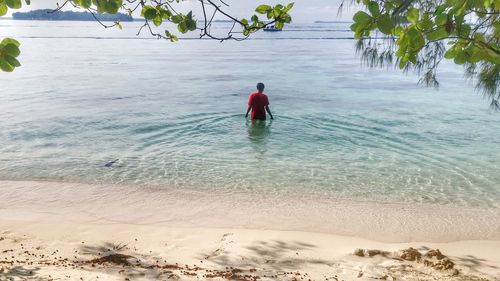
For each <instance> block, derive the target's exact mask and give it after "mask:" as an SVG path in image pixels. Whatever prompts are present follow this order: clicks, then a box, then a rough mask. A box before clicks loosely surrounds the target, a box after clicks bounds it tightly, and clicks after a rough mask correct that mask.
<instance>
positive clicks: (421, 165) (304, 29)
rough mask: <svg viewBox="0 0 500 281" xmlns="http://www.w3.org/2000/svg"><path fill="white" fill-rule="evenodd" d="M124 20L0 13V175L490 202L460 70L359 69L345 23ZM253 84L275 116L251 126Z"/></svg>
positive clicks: (477, 105)
mask: <svg viewBox="0 0 500 281" xmlns="http://www.w3.org/2000/svg"><path fill="white" fill-rule="evenodd" d="M129 25H130V26H128V25H127V26H125V27H126V28H125V29H126V30H125V31H122V32H120V31H118V30H103V29H101V28H100V27H99V26H98V25H97V24H95V23H85V22H84V23H75V22H20V21H16V22H13V21H8V20H3V21H0V35H1V36H5V35H8V36H12V35H15V36H16V37H17V38H19V40H20V41H21V42H22V44H23V45H22V47H23V49H22V52H23V53H22V57H21V58H20V59H21V60H22V62H23V67H22V68H19V69H18V70H16V72H15V73H12V74H5V73H3V74H0V87H1V92H0V128H1V130H0V179H16V180H55V181H68V182H85V183H119V184H141V185H148V186H149V185H151V186H160V187H161V186H171V187H178V188H194V189H200V190H208V191H210V190H217V191H220V192H228V193H235V192H243V191H245V192H247V191H251V192H259V193H269V194H274V195H276V194H281V193H283V194H284V193H293V194H317V195H322V196H334V197H341V198H349V199H355V200H376V201H386V202H425V203H436V204H449V205H459V206H482V207H500V189H499V188H498V187H499V185H500V173H499V172H498V171H499V170H500V162H499V161H498V155H499V148H500V122H499V121H500V113H494V112H491V111H490V110H489V108H488V102H487V100H485V99H484V98H483V97H481V96H480V95H478V94H476V93H475V92H474V89H473V87H472V86H471V85H469V84H468V83H466V82H465V81H464V79H463V78H462V77H463V75H462V70H461V69H460V68H456V67H454V66H452V65H450V64H444V65H443V67H442V69H441V73H440V79H441V80H440V82H441V87H440V89H439V90H438V91H436V90H433V89H428V88H421V87H418V86H417V85H416V81H418V77H416V76H412V75H408V76H407V75H404V74H402V73H400V72H399V71H398V70H392V69H389V70H370V69H366V68H364V67H362V66H361V65H360V63H359V58H357V57H356V55H355V52H354V40H350V39H345V38H348V37H350V36H352V34H350V32H347V31H346V26H348V24H295V25H293V26H292V27H290V30H289V31H287V32H282V33H273V34H268V33H259V34H257V35H256V40H249V41H245V42H225V43H218V42H214V41H203V40H184V41H181V42H179V43H175V44H172V43H167V42H164V41H157V40H144V39H139V38H136V37H135V36H134V33H135V32H136V29H135V27H134V25H137V24H136V23H131V24H129ZM222 27H223V26H221V28H222ZM75 31H78V32H75ZM96 36H99V37H100V38H99V39H96V38H95V37H96ZM48 37H50V38H48ZM76 37H80V38H76ZM145 37H146V38H148V37H147V36H145ZM276 39H280V40H276ZM259 81H262V82H264V83H265V84H266V85H267V88H266V92H267V94H268V96H269V99H270V103H271V105H270V107H271V110H272V111H273V114H274V115H275V120H274V121H273V122H269V121H268V122H267V123H265V124H257V125H256V124H252V123H251V122H248V121H246V120H245V118H244V112H245V109H246V102H247V98H248V95H249V93H250V92H251V91H253V90H254V87H255V84H256V83H257V82H259ZM116 159H118V161H116V163H114V164H113V165H111V167H106V166H105V164H106V163H109V162H110V161H113V160H116Z"/></svg>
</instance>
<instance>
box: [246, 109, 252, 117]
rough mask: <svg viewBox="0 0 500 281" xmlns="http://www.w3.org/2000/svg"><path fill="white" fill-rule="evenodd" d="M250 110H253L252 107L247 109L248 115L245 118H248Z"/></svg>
mask: <svg viewBox="0 0 500 281" xmlns="http://www.w3.org/2000/svg"><path fill="white" fill-rule="evenodd" d="M250 110H252V107H251V106H249V107H248V109H247V113H246V114H245V118H248V113H249V112H250Z"/></svg>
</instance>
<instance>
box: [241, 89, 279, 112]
mask: <svg viewBox="0 0 500 281" xmlns="http://www.w3.org/2000/svg"><path fill="white" fill-rule="evenodd" d="M263 92H264V83H258V84H257V92H254V93H252V94H251V95H250V99H248V109H247V113H246V114H245V118H247V117H248V113H249V112H250V110H252V115H251V119H252V120H266V111H267V113H269V117H271V119H274V118H273V115H272V114H271V110H270V109H269V100H268V99H267V96H266V95H265V94H264V93H263Z"/></svg>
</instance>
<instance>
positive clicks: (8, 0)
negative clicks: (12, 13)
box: [5, 0, 22, 9]
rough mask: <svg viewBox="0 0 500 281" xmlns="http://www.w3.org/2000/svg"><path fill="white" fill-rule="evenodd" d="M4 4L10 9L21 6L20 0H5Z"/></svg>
mask: <svg viewBox="0 0 500 281" xmlns="http://www.w3.org/2000/svg"><path fill="white" fill-rule="evenodd" d="M5 4H7V6H8V7H9V8H11V9H20V8H21V7H22V3H21V0H5Z"/></svg>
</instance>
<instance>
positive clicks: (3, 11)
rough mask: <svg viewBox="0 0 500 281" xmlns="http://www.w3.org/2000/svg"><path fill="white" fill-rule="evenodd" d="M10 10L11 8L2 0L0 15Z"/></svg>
mask: <svg viewBox="0 0 500 281" xmlns="http://www.w3.org/2000/svg"><path fill="white" fill-rule="evenodd" d="M8 10H9V9H8V8H7V5H5V3H3V2H0V17H1V16H5V15H6V14H7V11H8Z"/></svg>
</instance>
